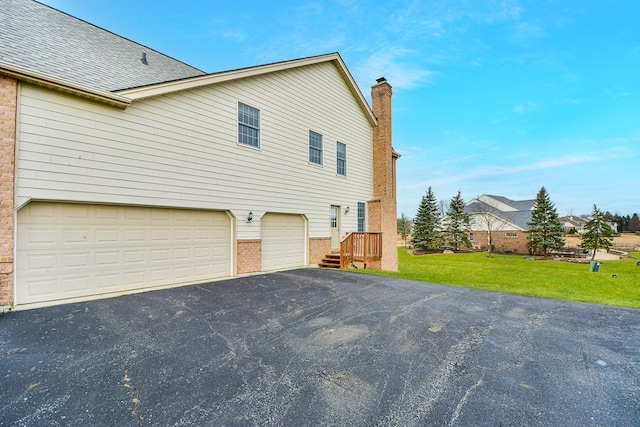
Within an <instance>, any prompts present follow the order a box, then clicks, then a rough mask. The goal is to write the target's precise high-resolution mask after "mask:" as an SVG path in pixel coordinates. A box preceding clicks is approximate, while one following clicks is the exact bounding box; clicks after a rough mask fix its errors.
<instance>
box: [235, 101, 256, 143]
mask: <svg viewBox="0 0 640 427" xmlns="http://www.w3.org/2000/svg"><path fill="white" fill-rule="evenodd" d="M238 142H239V143H240V144H245V145H250V146H251V147H256V148H260V110H258V109H257V108H253V107H250V106H249V105H247V104H243V103H242V102H238Z"/></svg>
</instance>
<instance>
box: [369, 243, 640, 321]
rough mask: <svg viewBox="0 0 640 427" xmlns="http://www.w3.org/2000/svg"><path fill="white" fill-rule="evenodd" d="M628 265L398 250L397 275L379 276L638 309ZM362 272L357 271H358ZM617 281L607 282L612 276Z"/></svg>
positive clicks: (632, 264)
mask: <svg viewBox="0 0 640 427" xmlns="http://www.w3.org/2000/svg"><path fill="white" fill-rule="evenodd" d="M630 255H631V256H633V257H634V259H631V260H621V261H603V262H601V264H600V271H599V272H598V273H592V272H589V264H574V263H568V262H560V261H553V260H541V259H535V260H532V259H525V258H526V257H525V256H518V255H493V257H491V258H490V257H488V256H487V254H486V253H457V254H452V255H447V254H430V255H417V256H414V255H411V254H409V253H408V252H407V251H406V250H404V249H399V251H398V257H399V271H398V272H380V271H373V270H367V272H368V273H375V274H382V275H387V276H393V277H401V278H404V279H411V280H420V281H424V282H433V283H442V284H448V285H455V286H463V287H468V288H475V289H485V290H490V291H499V292H510V293H514V294H522V295H532V296H537V297H543V298H555V299H564V300H572V301H583V302H593V303H599V304H608V305H618V306H624V307H634V308H640V267H638V266H637V265H636V263H637V262H638V261H639V260H640V252H633V253H631V254H630ZM359 271H362V270H359ZM614 274H615V275H616V276H617V277H616V278H614V277H612V276H613V275H614Z"/></svg>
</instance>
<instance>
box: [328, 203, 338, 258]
mask: <svg viewBox="0 0 640 427" xmlns="http://www.w3.org/2000/svg"><path fill="white" fill-rule="evenodd" d="M330 216H331V250H332V251H337V250H340V206H331V215H330Z"/></svg>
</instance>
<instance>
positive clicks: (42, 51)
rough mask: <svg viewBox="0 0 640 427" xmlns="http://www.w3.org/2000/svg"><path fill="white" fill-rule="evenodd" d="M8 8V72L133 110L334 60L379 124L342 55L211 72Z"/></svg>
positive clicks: (1, 21) (48, 13)
mask: <svg viewBox="0 0 640 427" xmlns="http://www.w3.org/2000/svg"><path fill="white" fill-rule="evenodd" d="M2 2H3V7H2V8H0V28H2V31H0V74H5V75H9V76H12V77H15V78H17V79H19V80H22V81H26V82H28V83H31V84H35V85H39V86H44V87H48V88H51V89H54V90H58V91H62V92H65V93H70V94H73V95H76V96H81V97H84V98H88V99H92V100H95V101H99V102H106V103H108V104H110V105H113V106H116V107H119V108H126V107H127V106H128V105H130V104H131V101H133V100H136V99H142V98H147V97H151V96H158V95H163V94H167V93H171V92H176V91H180V90H188V89H194V88H197V87H202V86H206V85H211V84H216V83H220V82H225V81H230V80H235V79H241V78H246V77H252V76H257V75H260V74H266V73H271V72H277V71H284V70H287V69H291V68H297V67H302V66H308V65H313V64H319V63H322V62H331V63H333V65H334V66H335V67H336V68H337V70H338V72H339V73H340V74H341V75H342V77H343V79H344V81H345V83H346V85H347V87H348V88H349V90H350V92H351V93H352V95H353V96H354V98H355V100H356V102H357V103H358V105H359V107H360V109H361V110H362V112H363V114H364V115H365V116H366V117H367V119H368V120H369V122H370V123H371V125H372V126H375V125H376V123H377V119H376V117H375V116H374V114H373V112H372V110H371V107H370V106H369V104H368V103H367V101H366V99H365V97H364V96H363V94H362V92H361V91H360V89H359V88H358V85H357V84H356V82H355V80H354V79H353V77H352V76H351V73H350V72H349V70H348V69H347V67H346V65H345V63H344V61H343V60H342V58H341V57H340V55H339V54H338V53H337V52H336V53H330V54H326V55H318V56H311V57H307V58H300V59H294V60H289V61H282V62H274V63H270V64H265V65H259V66H253V67H246V68H240V69H236V70H229V71H222V72H217V73H212V74H206V73H205V72H203V71H201V70H199V69H197V68H194V67H191V66H190V65H187V64H185V63H183V62H180V61H177V60H175V59H173V58H170V57H168V56H166V55H164V54H162V53H160V52H157V51H155V50H153V49H150V48H148V47H146V46H143V45H141V44H138V43H135V42H133V41H131V40H128V39H126V38H124V37H120V36H118V35H117V34H114V33H111V32H109V31H107V30H104V29H102V28H99V27H96V26H95V25H92V24H90V23H88V22H85V21H82V20H80V19H77V18H75V17H73V16H70V15H67V14H65V13H63V12H60V11H58V10H56V9H53V8H51V7H49V6H46V5H43V4H40V3H37V2H35V1H31V0H2ZM143 54H145V60H143ZM145 62H146V63H145ZM394 154H395V155H396V156H397V157H399V155H398V154H397V153H395V152H394Z"/></svg>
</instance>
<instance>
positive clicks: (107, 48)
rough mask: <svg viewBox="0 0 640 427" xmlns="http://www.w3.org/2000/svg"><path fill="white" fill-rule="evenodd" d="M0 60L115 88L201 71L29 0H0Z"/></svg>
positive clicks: (180, 76) (201, 72) (56, 75)
mask: <svg viewBox="0 0 640 427" xmlns="http://www.w3.org/2000/svg"><path fill="white" fill-rule="evenodd" d="M1 3H2V4H1V7H0V29H1V30H0V61H2V62H6V63H9V64H13V65H17V66H20V67H24V68H28V69H31V70H35V71H38V72H41V73H45V74H48V75H51V76H54V77H58V78H61V79H65V80H69V81H72V82H76V83H81V84H84V85H88V86H92V87H95V88H98V89H102V90H105V91H116V90H122V89H128V88H132V87H138V86H145V85H150V84H155V83H161V82H167V81H173V80H180V79H185V78H189V77H194V76H201V75H204V74H205V73H204V72H203V71H201V70H199V69H197V68H194V67H192V66H190V65H187V64H185V63H183V62H180V61H178V60H176V59H173V58H171V57H169V56H166V55H164V54H162V53H160V52H157V51H155V50H153V49H150V48H148V47H146V46H143V45H141V44H138V43H135V42H133V41H131V40H128V39H126V38H124V37H120V36H118V35H116V34H114V33H111V32H109V31H107V30H104V29H102V28H99V27H96V26H95V25H92V24H89V23H88V22H85V21H82V20H80V19H78V18H75V17H73V16H70V15H67V14H65V13H63V12H60V11H58V10H56V9H53V8H51V7H49V6H46V5H43V4H41V3H37V2H35V1H32V0H1Z"/></svg>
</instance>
